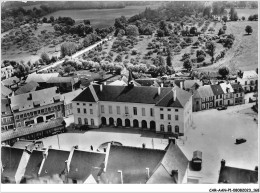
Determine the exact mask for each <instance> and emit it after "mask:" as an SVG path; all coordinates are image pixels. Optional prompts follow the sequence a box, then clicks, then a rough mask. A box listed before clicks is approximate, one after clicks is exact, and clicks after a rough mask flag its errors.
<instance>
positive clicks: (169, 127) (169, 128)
mask: <svg viewBox="0 0 260 193" xmlns="http://www.w3.org/2000/svg"><path fill="white" fill-rule="evenodd" d="M168 132H169V133H171V132H172V126H171V125H168Z"/></svg>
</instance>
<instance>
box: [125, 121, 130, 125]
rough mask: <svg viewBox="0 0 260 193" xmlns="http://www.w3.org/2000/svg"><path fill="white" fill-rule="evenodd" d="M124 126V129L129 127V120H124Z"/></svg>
mask: <svg viewBox="0 0 260 193" xmlns="http://www.w3.org/2000/svg"><path fill="white" fill-rule="evenodd" d="M125 126H126V127H130V120H129V119H126V120H125Z"/></svg>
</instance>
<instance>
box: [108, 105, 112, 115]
mask: <svg viewBox="0 0 260 193" xmlns="http://www.w3.org/2000/svg"><path fill="white" fill-rule="evenodd" d="M108 111H109V114H112V106H108Z"/></svg>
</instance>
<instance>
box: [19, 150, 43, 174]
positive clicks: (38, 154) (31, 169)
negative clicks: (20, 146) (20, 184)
mask: <svg viewBox="0 0 260 193" xmlns="http://www.w3.org/2000/svg"><path fill="white" fill-rule="evenodd" d="M42 160H43V151H38V150H33V151H32V153H31V156H30V158H29V160H28V163H27V166H26V168H25V173H24V176H25V177H27V178H31V177H36V176H37V175H38V172H39V169H40V167H41V163H42Z"/></svg>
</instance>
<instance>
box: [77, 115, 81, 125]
mask: <svg viewBox="0 0 260 193" xmlns="http://www.w3.org/2000/svg"><path fill="white" fill-rule="evenodd" d="M78 123H79V124H80V125H81V124H82V121H81V118H80V117H79V118H78Z"/></svg>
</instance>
